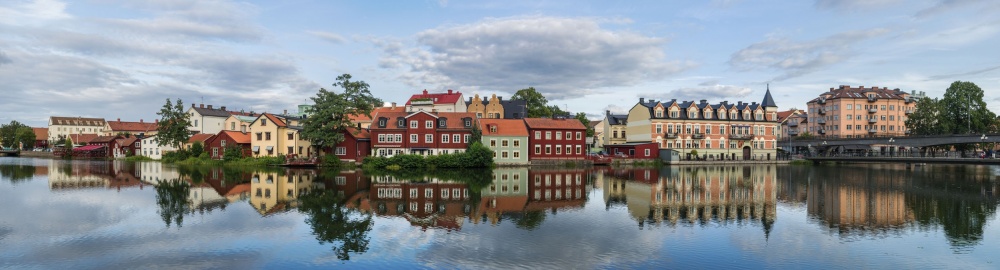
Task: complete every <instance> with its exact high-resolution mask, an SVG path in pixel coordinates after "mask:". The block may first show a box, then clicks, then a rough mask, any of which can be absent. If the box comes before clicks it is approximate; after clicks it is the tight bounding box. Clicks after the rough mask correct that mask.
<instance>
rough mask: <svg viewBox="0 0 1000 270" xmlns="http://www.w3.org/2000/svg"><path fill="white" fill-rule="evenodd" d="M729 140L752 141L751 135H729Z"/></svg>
mask: <svg viewBox="0 0 1000 270" xmlns="http://www.w3.org/2000/svg"><path fill="white" fill-rule="evenodd" d="M729 139H730V140H752V139H753V134H729Z"/></svg>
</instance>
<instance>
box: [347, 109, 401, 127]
mask: <svg viewBox="0 0 1000 270" xmlns="http://www.w3.org/2000/svg"><path fill="white" fill-rule="evenodd" d="M405 111H406V107H403V106H399V107H396V108H392V107H378V108H375V109H374V110H372V116H375V115H376V114H378V113H380V112H405ZM350 118H351V122H355V123H357V122H371V121H372V118H371V117H368V116H367V115H364V114H360V115H351V116H350Z"/></svg>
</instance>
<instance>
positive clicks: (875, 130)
mask: <svg viewBox="0 0 1000 270" xmlns="http://www.w3.org/2000/svg"><path fill="white" fill-rule="evenodd" d="M875 132H878V130H877V129H874V128H872V129H868V133H875Z"/></svg>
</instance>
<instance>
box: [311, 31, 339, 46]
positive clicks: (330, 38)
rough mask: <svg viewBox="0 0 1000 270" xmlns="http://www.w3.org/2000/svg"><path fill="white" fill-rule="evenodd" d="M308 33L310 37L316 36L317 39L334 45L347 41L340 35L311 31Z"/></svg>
mask: <svg viewBox="0 0 1000 270" xmlns="http://www.w3.org/2000/svg"><path fill="white" fill-rule="evenodd" d="M306 33H308V34H310V35H313V36H315V37H317V38H319V39H322V40H324V41H326V42H330V43H333V44H342V43H344V41H345V40H346V39H344V37H343V36H341V35H338V34H336V33H330V32H326V31H319V30H311V31H306Z"/></svg>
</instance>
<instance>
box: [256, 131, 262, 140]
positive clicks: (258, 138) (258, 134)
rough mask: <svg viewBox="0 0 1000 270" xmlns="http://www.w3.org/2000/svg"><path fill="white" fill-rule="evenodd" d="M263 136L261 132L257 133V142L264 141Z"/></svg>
mask: <svg viewBox="0 0 1000 270" xmlns="http://www.w3.org/2000/svg"><path fill="white" fill-rule="evenodd" d="M261 135H262V134H261V133H260V132H257V140H258V141H260V140H263V139H261Z"/></svg>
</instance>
